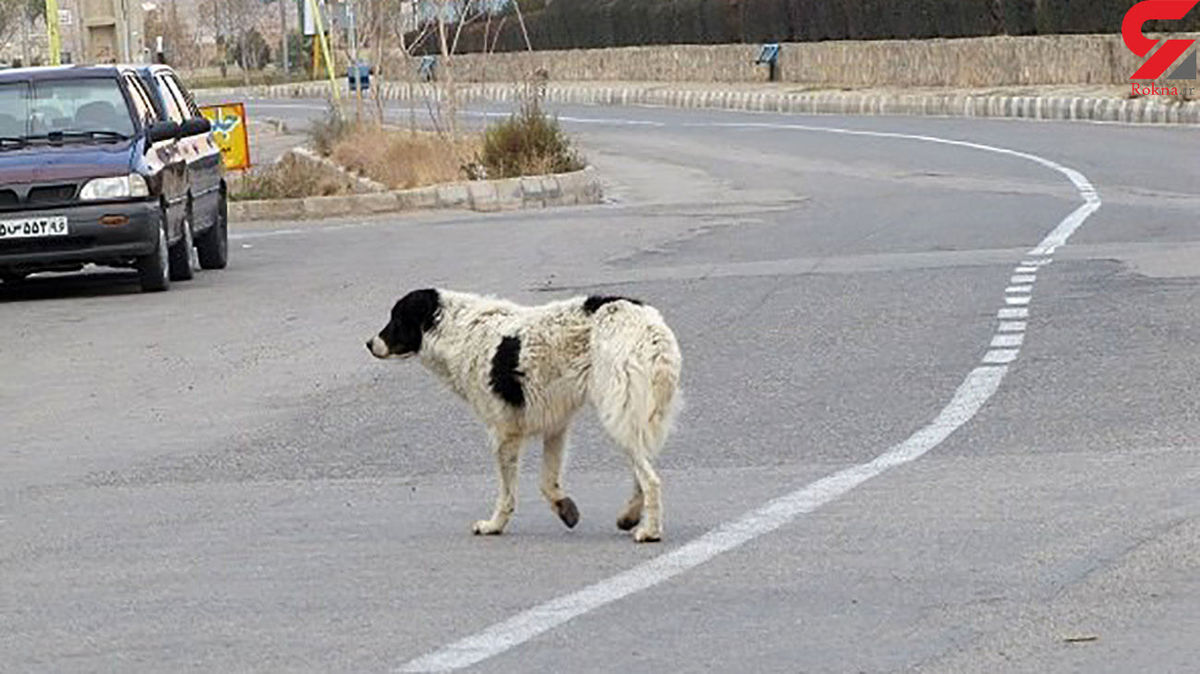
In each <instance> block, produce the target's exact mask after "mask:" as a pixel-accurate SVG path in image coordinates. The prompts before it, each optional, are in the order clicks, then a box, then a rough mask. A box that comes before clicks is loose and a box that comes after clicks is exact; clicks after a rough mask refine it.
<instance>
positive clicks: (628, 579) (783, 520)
mask: <svg viewBox="0 0 1200 674" xmlns="http://www.w3.org/2000/svg"><path fill="white" fill-rule="evenodd" d="M614 123H622V122H620V121H616V122H614ZM684 126H691V127H697V126H699V127H747V128H756V127H757V128H769V129H785V130H797V131H813V132H820V133H836V134H845V135H851V136H871V137H875V138H896V139H904V140H915V141H922V142H929V143H938V144H941V145H952V146H956V147H965V148H970V149H974V150H982V151H985V152H991V153H994V154H1000V155H1007V156H1011V157H1019V158H1022V159H1027V160H1029V161H1032V162H1035V163H1037V164H1041V165H1042V166H1045V167H1047V168H1050V169H1053V170H1055V171H1058V172H1059V173H1061V174H1063V175H1065V176H1066V177H1067V178H1068V179H1069V180H1070V181H1071V183H1072V184H1073V185H1074V186H1075V188H1076V189H1077V190H1078V191H1079V194H1080V196H1081V197H1082V198H1083V200H1084V203H1083V205H1082V206H1080V207H1079V208H1078V209H1076V210H1075V211H1073V212H1072V213H1071V214H1070V215H1068V216H1067V217H1066V218H1064V219H1063V220H1062V222H1060V223H1059V225H1058V226H1057V227H1055V228H1054V231H1052V232H1050V234H1048V235H1047V236H1046V238H1045V239H1043V240H1042V242H1041V243H1039V244H1038V246H1037V247H1036V248H1034V249H1033V250H1032V251H1030V253H1029V255H1031V256H1034V259H1032V260H1024V261H1022V265H1024V266H1026V267H1042V266H1045V265H1047V264H1049V263H1050V261H1051V260H1050V259H1049V258H1047V257H1045V256H1048V255H1050V254H1051V253H1053V252H1054V251H1055V250H1056V249H1057V248H1059V247H1060V246H1062V245H1063V244H1065V243H1066V242H1067V240H1068V239H1069V238H1070V237H1071V235H1072V234H1074V233H1075V231H1076V230H1077V229H1079V227H1080V225H1082V224H1083V223H1084V221H1085V220H1087V218H1088V216H1090V215H1091V214H1092V213H1094V212H1096V210H1097V209H1099V208H1100V205H1101V201H1100V196H1099V194H1098V193H1097V192H1096V188H1095V187H1094V186H1093V185H1092V183H1091V182H1090V181H1088V179H1087V178H1086V177H1085V176H1084V175H1083V174H1082V173H1079V172H1078V171H1076V170H1074V169H1071V168H1068V167H1066V166H1063V165H1061V164H1058V163H1057V162H1053V161H1050V160H1049V159H1045V158H1043V157H1039V156H1037V155H1033V154H1029V153H1026V152H1019V151H1017V150H1010V149H1007V148H1002V147H995V146H992V145H983V144H980V143H971V142H967V141H961V140H951V139H947V138H938V137H936V136H920V135H911V134H904V133H887V132H877V131H857V130H852V129H838V128H830V127H821V126H807V125H801V124H769V123H738V122H729V123H711V124H704V123H690V124H684ZM1008 299H1009V300H1011V299H1013V298H1011V297H1010V298H1008ZM1022 299H1023V300H1024V299H1027V297H1023V298H1022ZM1006 312H1007V313H1006ZM998 315H999V317H1000V318H1002V319H1003V318H1006V317H1008V318H1012V317H1017V316H1019V317H1022V318H1024V317H1025V316H1028V309H1024V308H1022V311H1020V312H1019V313H1014V312H1013V310H1012V309H1001V310H1000V313H999V314H998ZM1018 353H1019V349H1002V350H992V351H989V352H988V354H987V355H986V356H984V365H981V366H980V367H977V368H975V369H974V370H972V371H971V373H970V374H968V375H967V378H966V380H965V381H963V383H962V385H961V386H959V387H958V390H957V391H956V392H955V394H954V398H953V399H951V401H950V402H949V404H947V405H946V407H945V408H943V409H942V411H941V412H940V413H939V414H938V416H937V417H936V418H935V419H934V420H933V421H932V422H930V423H929V425H927V426H925V427H924V428H922V429H921V430H919V431H917V432H916V433H914V434H913V435H912V436H911V437H909V438H908V439H907V440H905V441H904V442H902V443H900V444H898V445H896V446H895V447H892V448H891V449H889V450H888V451H886V452H884V453H883V454H881V455H879V456H878V457H876V458H875V460H873V461H870V462H868V463H864V464H859V465H857V466H852V467H850V468H847V469H845V470H842V471H839V472H837V473H834V474H833V475H830V476H828V477H825V478H822V479H820V480H818V481H816V482H813V483H812V484H809V485H807V486H805V487H802V488H801V489H798V490H796V491H794V492H791V493H790V494H785V495H783V496H780V497H779V498H776V499H774V500H773V501H770V502H769V503H767V504H766V505H764V506H762V507H761V508H758V509H756V510H753V511H751V512H749V513H747V514H745V515H743V516H742V517H740V518H738V519H736V520H734V521H732V522H728V523H726V524H723V525H721V526H720V527H718V528H716V529H713V530H712V531H710V532H708V533H706V534H704V535H703V536H701V537H699V538H697V539H695V540H692V541H689V542H688V543H685V544H684V545H682V546H681V547H679V548H676V549H675V550H672V551H670V552H667V553H665V554H662V555H659V556H658V557H655V558H653V559H651V560H649V561H646V562H643V563H642V564H639V565H637V566H635V567H633V568H631V569H629V570H628V571H624V572H622V573H619V574H617V575H615V576H612V577H610V578H607V579H605V580H602V581H599V582H597V583H593V584H592V585H589V586H587V587H585V588H583V589H582V590H578V591H576V592H572V593H570V594H566V595H563V596H561V597H557V598H555V599H551V600H550V601H547V602H545V603H542V604H539V605H537V606H534V607H533V608H531V609H529V610H527V611H523V612H521V613H518V614H517V615H515V616H513V617H511V618H509V619H508V620H505V621H503V622H499V623H496V624H495V625H492V626H491V627H488V628H487V629H485V630H483V631H482V632H478V633H476V634H473V635H471V636H468V637H466V638H464V639H460V640H458V641H455V642H454V643H452V644H449V645H447V646H443V647H442V648H439V649H438V650H436V651H433V652H432V653H429V654H427V655H424V656H422V657H419V658H417V659H415V660H411V661H409V662H407V663H405V664H403V665H401V666H400V667H399V668H398V669H397V671H399V672H446V671H453V670H456V669H462V668H463V667H469V666H471V665H473V664H476V663H479V662H482V661H483V660H486V659H488V658H491V657H494V656H496V655H499V654H501V653H503V652H505V651H507V650H509V649H512V648H514V647H516V646H519V645H521V644H523V643H525V642H526V641H529V640H530V639H533V638H534V637H536V636H538V635H540V634H543V633H545V632H547V631H549V630H551V629H554V628H555V627H557V626H559V625H561V624H563V623H565V622H567V621H569V620H571V619H572V618H575V617H578V616H580V615H583V614H585V613H587V612H589V611H592V610H594V609H597V608H599V607H601V606H604V605H606V604H610V603H612V602H614V601H617V600H618V599H621V598H623V597H627V596H629V595H631V594H633V593H635V592H639V591H641V590H645V589H647V588H649V587H653V586H654V585H657V584H658V583H661V582H663V581H665V580H668V579H670V578H673V577H675V576H678V575H679V574H681V573H684V572H685V571H688V570H690V569H692V568H695V567H697V566H699V565H701V564H703V563H705V562H707V561H709V560H710V559H712V558H713V557H716V556H717V555H720V554H721V553H724V552H728V551H730V550H732V549H734V548H737V547H739V546H741V545H742V544H744V543H746V542H747V541H751V540H753V539H755V538H758V537H759V536H762V535H763V534H766V533H769V532H772V531H774V530H776V529H778V528H780V527H782V526H784V525H785V524H787V523H789V522H791V521H792V520H794V519H795V518H796V517H798V516H800V515H803V514H805V513H810V512H813V511H814V510H816V509H817V508H820V507H821V506H822V505H825V504H826V503H829V502H830V501H833V500H835V499H837V498H838V497H840V496H842V495H843V494H845V493H847V492H849V491H850V490H852V489H854V488H855V487H857V486H858V485H860V484H862V483H864V482H866V481H867V480H870V479H871V478H873V477H876V476H878V475H880V474H882V473H884V472H885V471H887V470H888V469H890V468H895V467H896V466H900V465H903V464H906V463H909V462H911V461H915V460H917V459H919V458H921V457H922V456H924V455H925V454H926V453H927V452H929V451H930V450H931V449H933V448H935V447H937V446H938V445H940V444H941V443H942V442H943V441H944V440H945V439H946V438H948V437H950V434H952V433H953V432H954V431H956V430H957V429H958V428H960V427H961V426H962V425H963V424H965V423H967V422H968V421H970V420H971V418H972V417H974V416H975V414H976V413H978V412H979V410H980V409H981V408H982V407H983V405H984V404H985V403H987V401H988V400H989V399H990V398H991V397H992V395H993V394H995V392H996V390H997V389H998V388H999V386H1000V382H1001V381H1002V380H1003V379H1004V375H1005V374H1006V373H1007V372H1008V364H1009V363H1012V362H1013V361H1014V360H1016V358H1017V354H1018ZM990 363H994V364H990Z"/></svg>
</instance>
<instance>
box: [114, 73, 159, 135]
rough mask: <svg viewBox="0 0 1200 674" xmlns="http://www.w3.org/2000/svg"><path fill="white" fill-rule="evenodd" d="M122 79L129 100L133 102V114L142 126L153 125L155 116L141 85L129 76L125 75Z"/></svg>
mask: <svg viewBox="0 0 1200 674" xmlns="http://www.w3.org/2000/svg"><path fill="white" fill-rule="evenodd" d="M122 79H124V81H125V89H126V90H127V91H128V92H129V100H130V101H132V102H133V111H134V114H136V115H137V117H138V119H139V120H141V122H142V124H143V125H147V126H148V125H150V124H153V123H154V121H155V118H156V117H157V115H156V114H155V113H154V106H153V105H151V104H150V97H149V96H147V95H146V92H145V90H143V89H142V85H141V84H140V83H139V82H138V81H137V78H135V77H133V76H131V75H126V76H125V77H124V78H122Z"/></svg>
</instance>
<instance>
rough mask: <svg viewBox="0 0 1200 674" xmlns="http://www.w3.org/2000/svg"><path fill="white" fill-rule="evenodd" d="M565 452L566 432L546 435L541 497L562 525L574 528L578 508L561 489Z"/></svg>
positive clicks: (543, 443)
mask: <svg viewBox="0 0 1200 674" xmlns="http://www.w3.org/2000/svg"><path fill="white" fill-rule="evenodd" d="M566 451H567V431H566V430H565V429H564V430H562V431H559V432H557V433H547V434H546V437H545V439H544V440H543V442H542V484H541V487H542V496H544V497H546V500H547V501H549V502H550V509H551V510H553V511H554V512H555V513H557V514H558V517H559V518H560V519H561V520H562V521H563V524H565V525H567V527H569V528H572V529H573V528H575V525H576V524H578V523H579V508H577V507H576V506H575V501H573V500H571V497H570V496H567V493H566V492H565V491H564V490H563V488H562V467H563V457H564V455H565V454H566Z"/></svg>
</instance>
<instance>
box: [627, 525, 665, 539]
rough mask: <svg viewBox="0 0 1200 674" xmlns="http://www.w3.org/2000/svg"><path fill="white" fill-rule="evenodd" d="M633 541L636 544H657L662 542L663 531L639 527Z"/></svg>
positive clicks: (634, 533) (635, 531)
mask: <svg viewBox="0 0 1200 674" xmlns="http://www.w3.org/2000/svg"><path fill="white" fill-rule="evenodd" d="M633 540H634V542H635V543H657V542H659V541H661V540H662V530H661V529H650V528H648V527H644V526H642V527H638V528H637V529H635V530H634V532H633Z"/></svg>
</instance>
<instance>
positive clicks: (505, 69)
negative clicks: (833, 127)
mask: <svg viewBox="0 0 1200 674" xmlns="http://www.w3.org/2000/svg"><path fill="white" fill-rule="evenodd" d="M1173 37H1177V38H1178V37H1197V36H1194V35H1188V36H1184V35H1174V36H1173ZM757 54H758V45H746V44H728V45H671V46H653V47H623V48H615V49H579V50H567V51H540V52H510V53H499V54H492V55H489V56H483V55H480V54H465V55H460V56H457V57H455V70H456V72H457V74H458V77H459V78H461V79H465V80H467V81H472V82H485V81H492V82H494V81H505V80H513V79H516V78H518V77H519V76H520V75H521V74H522V73H529V72H532V71H533V70H535V69H537V68H544V69H545V70H546V71H547V72H548V73H549V75H550V80H551V81H556V82H569V81H575V82H579V81H613V82H617V81H623V82H648V81H653V82H753V81H764V80H765V79H766V77H767V74H766V67H765V66H757V65H755V64H754V62H753V61H754V58H755V57H756V56H757ZM1141 62H1142V59H1140V58H1138V57H1137V56H1135V55H1134V54H1133V53H1132V52H1130V51H1129V50H1128V49H1127V48H1126V47H1125V45H1124V43H1123V42H1122V40H1121V37H1120V36H1119V35H1049V36H1030V37H1007V36H1004V37H984V38H964V39H956V40H944V39H937V40H877V41H861V42H859V41H854V42H849V41H835V42H804V43H788V44H784V45H783V48H782V52H781V57H780V67H781V76H782V80H783V81H784V82H791V83H796V84H809V85H815V86H831V87H893V86H894V87H989V86H1012V85H1037V84H1125V83H1127V82H1128V78H1129V76H1130V75H1132V74H1133V72H1134V71H1135V70H1137V68H1138V66H1139V65H1140V64H1141ZM410 65H411V64H410ZM412 68H413V69H414V70H415V66H412Z"/></svg>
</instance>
